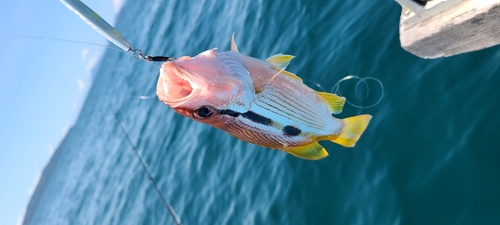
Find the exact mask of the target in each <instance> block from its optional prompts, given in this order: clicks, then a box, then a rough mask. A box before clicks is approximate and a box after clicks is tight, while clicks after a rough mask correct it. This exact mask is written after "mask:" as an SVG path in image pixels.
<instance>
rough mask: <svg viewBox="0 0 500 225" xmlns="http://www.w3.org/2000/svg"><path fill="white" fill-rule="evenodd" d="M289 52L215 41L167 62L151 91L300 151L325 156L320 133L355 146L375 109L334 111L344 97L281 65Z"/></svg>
mask: <svg viewBox="0 0 500 225" xmlns="http://www.w3.org/2000/svg"><path fill="white" fill-rule="evenodd" d="M292 58H293V56H290V55H282V54H278V55H274V56H271V57H270V58H268V59H267V60H266V61H262V60H259V59H256V58H252V57H249V56H246V55H243V54H241V53H239V52H238V48H237V47H236V44H235V42H234V37H233V38H232V39H231V51H226V52H216V51H215V49H212V50H207V51H205V52H202V53H200V54H199V55H197V56H195V57H193V58H191V57H189V56H183V57H181V58H179V59H177V60H175V61H168V62H166V63H164V64H163V65H162V67H161V69H160V77H159V79H158V85H157V90H156V94H157V95H158V98H159V99H160V100H161V101H162V102H164V103H165V104H167V105H169V106H170V107H172V108H173V109H174V110H175V111H176V112H177V113H179V114H181V115H184V116H186V117H189V118H191V119H193V120H195V121H198V122H202V123H206V124H209V125H212V126H214V127H217V128H219V129H221V130H224V131H226V132H227V133H229V134H231V135H232V136H234V137H236V138H238V139H241V140H243V141H246V142H250V143H253V144H257V145H260V146H264V147H268V148H273V149H279V150H282V151H284V152H287V153H290V154H292V155H294V156H297V157H299V158H303V159H308V160H318V159H322V158H324V157H326V156H328V153H327V152H326V150H325V149H324V148H323V147H322V146H321V145H320V144H319V143H318V141H321V140H329V141H332V142H334V143H337V144H340V145H342V146H345V147H353V146H354V145H355V144H356V142H357V141H358V139H359V137H360V136H361V134H362V133H363V131H364V130H365V128H366V126H367V125H368V123H369V122H370V119H371V118H372V116H370V115H359V116H354V117H349V118H345V119H337V118H334V117H333V116H332V114H338V113H340V112H341V111H342V108H343V106H344V102H345V98H344V97H339V96H337V95H335V94H331V93H326V92H317V91H314V90H313V89H311V88H309V87H308V86H306V85H305V84H303V83H302V80H301V79H300V78H299V77H297V76H296V75H295V74H293V73H290V72H288V71H286V70H285V68H286V67H287V66H288V64H289V62H290V60H291V59H292Z"/></svg>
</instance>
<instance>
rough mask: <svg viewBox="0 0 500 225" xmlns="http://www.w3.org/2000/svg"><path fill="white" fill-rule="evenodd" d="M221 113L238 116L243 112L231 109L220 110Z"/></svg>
mask: <svg viewBox="0 0 500 225" xmlns="http://www.w3.org/2000/svg"><path fill="white" fill-rule="evenodd" d="M219 114H224V115H228V116H232V117H238V116H240V115H241V113H239V112H236V111H233V110H230V109H222V110H219Z"/></svg>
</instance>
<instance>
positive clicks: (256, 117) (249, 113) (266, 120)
mask: <svg viewBox="0 0 500 225" xmlns="http://www.w3.org/2000/svg"><path fill="white" fill-rule="evenodd" d="M219 114H225V115H229V116H232V117H238V116H243V117H244V118H246V119H249V120H251V121H252V122H256V123H260V124H263V125H266V126H271V124H272V123H273V121H272V120H271V119H269V118H267V117H265V116H262V115H259V114H257V113H254V112H252V111H247V112H245V113H239V112H236V111H233V110H230V109H223V110H219Z"/></svg>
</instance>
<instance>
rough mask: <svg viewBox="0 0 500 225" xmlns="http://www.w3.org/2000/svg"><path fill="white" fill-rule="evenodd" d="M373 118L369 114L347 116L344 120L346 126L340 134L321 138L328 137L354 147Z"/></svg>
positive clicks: (340, 143)
mask: <svg viewBox="0 0 500 225" xmlns="http://www.w3.org/2000/svg"><path fill="white" fill-rule="evenodd" d="M371 119H372V116H371V115H368V114H364V115H359V116H353V117H348V118H345V119H343V120H342V121H343V122H344V128H343V129H342V131H340V134H338V135H332V136H328V137H322V138H319V139H323V140H324V139H327V140H330V141H332V142H334V143H337V144H339V145H342V146H344V147H354V146H355V145H356V142H357V141H358V140H359V138H360V137H361V135H362V134H363V132H364V131H365V129H366V127H367V126H368V123H370V120H371Z"/></svg>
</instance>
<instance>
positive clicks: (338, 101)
mask: <svg viewBox="0 0 500 225" xmlns="http://www.w3.org/2000/svg"><path fill="white" fill-rule="evenodd" d="M318 95H319V97H320V98H322V99H323V101H324V102H325V103H326V105H327V106H328V108H329V109H330V111H332V113H333V114H339V113H341V112H342V109H343V108H344V103H345V98H344V97H340V96H338V95H336V94H332V93H327V92H318Z"/></svg>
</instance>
